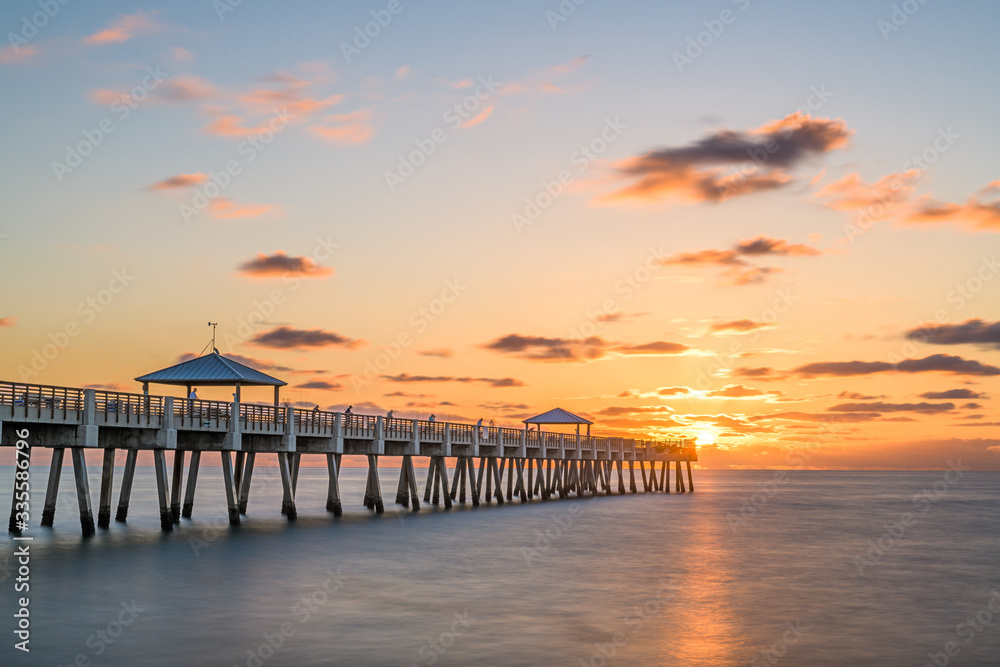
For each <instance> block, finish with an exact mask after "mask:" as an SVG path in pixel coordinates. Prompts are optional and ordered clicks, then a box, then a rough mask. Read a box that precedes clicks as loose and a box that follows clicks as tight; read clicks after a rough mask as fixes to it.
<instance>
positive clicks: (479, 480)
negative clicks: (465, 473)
mask: <svg viewBox="0 0 1000 667" xmlns="http://www.w3.org/2000/svg"><path fill="white" fill-rule="evenodd" d="M469 460H470V461H471V460H472V459H469ZM485 471H486V458H485V457H479V473H478V474H477V475H476V492H475V493H474V494H473V495H472V506H473V507H478V506H479V497H480V496H481V495H482V493H483V473H484V472H485ZM469 474H470V475H471V474H472V468H471V467H470V468H469ZM470 482H471V478H470ZM486 483H487V484H489V478H487V479H486ZM484 499H485V500H486V502H489V501H490V498H489V495H486V496H485V497H484Z"/></svg>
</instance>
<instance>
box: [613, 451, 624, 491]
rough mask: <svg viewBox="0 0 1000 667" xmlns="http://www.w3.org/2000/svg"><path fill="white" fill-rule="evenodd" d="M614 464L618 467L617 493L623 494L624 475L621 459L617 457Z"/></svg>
mask: <svg viewBox="0 0 1000 667" xmlns="http://www.w3.org/2000/svg"><path fill="white" fill-rule="evenodd" d="M615 464H616V465H617V467H618V493H620V494H623V495H624V493H625V477H624V475H623V471H622V461H621V459H618V461H616V462H615Z"/></svg>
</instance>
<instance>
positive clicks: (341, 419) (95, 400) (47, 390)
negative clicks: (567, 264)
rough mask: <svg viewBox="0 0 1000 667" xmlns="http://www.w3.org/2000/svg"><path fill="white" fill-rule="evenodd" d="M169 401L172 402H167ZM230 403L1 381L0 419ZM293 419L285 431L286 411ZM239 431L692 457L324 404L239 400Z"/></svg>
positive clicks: (215, 413)
mask: <svg viewBox="0 0 1000 667" xmlns="http://www.w3.org/2000/svg"><path fill="white" fill-rule="evenodd" d="M171 404H172V406H173V407H172V408H170V407H169V406H170V405H171ZM233 406H234V404H233V403H228V402H225V401H209V400H202V399H188V398H168V397H163V396H153V395H148V394H135V393H128V392H119V391H108V390H93V389H80V388H75V387H59V386H51V385H40V384H30V383H21V382H0V419H9V420H14V421H21V420H24V421H39V422H49V423H54V424H69V425H72V424H84V423H87V424H89V423H93V424H96V425H99V426H113V427H130V428H163V427H164V424H165V420H166V417H167V414H168V412H170V411H171V410H172V417H173V427H174V428H176V429H183V430H205V431H227V430H230V429H232V428H233V427H234V424H232V420H233V418H234V415H233V414H232V411H233ZM289 412H291V413H292V415H293V418H294V429H292V431H289V430H288V429H289V424H288V414H289ZM235 418H236V419H238V420H239V427H240V430H241V431H243V432H246V433H258V434H264V435H284V434H285V433H287V432H292V433H294V434H296V435H301V436H306V437H309V436H312V437H321V438H331V437H341V438H354V439H363V440H373V439H376V438H382V439H387V440H395V441H400V440H403V441H414V440H419V441H420V442H428V443H443V442H445V441H448V442H450V443H452V444H455V445H472V444H476V443H478V444H480V445H484V446H487V447H496V446H502V447H521V446H522V445H523V446H524V447H525V448H526V449H529V450H533V451H535V452H539V451H541V453H543V454H547V453H548V452H549V451H550V450H562V451H568V452H579V453H580V454H584V455H597V458H608V457H610V456H611V453H619V454H630V455H634V458H638V459H651V458H652V457H654V456H655V455H661V454H678V455H682V456H686V457H689V458H690V459H691V460H697V448H696V447H694V446H693V444H692V440H690V439H667V440H655V441H654V440H633V439H626V438H622V437H618V436H589V435H575V434H560V433H552V432H548V431H538V430H533V429H520V428H510V427H506V426H503V427H498V426H479V425H476V424H468V423H450V422H439V421H426V420H413V419H400V418H395V417H392V418H383V417H376V416H375V415H359V414H344V413H337V412H328V411H324V410H315V409H314V410H306V409H300V408H296V409H290V408H286V407H280V406H274V405H266V404H252V403H251V404H240V405H239V414H238V415H236V416H235Z"/></svg>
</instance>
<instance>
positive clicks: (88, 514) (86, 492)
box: [73, 447, 96, 537]
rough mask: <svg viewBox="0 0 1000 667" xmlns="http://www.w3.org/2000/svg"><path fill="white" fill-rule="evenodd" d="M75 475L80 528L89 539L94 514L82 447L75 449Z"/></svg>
mask: <svg viewBox="0 0 1000 667" xmlns="http://www.w3.org/2000/svg"><path fill="white" fill-rule="evenodd" d="M73 475H74V476H75V477H76V498H77V501H78V502H79V505H80V527H81V528H82V529H83V536H84V537H89V536H90V535H93V534H94V533H95V532H96V531H95V530H94V512H93V510H92V509H91V504H90V482H89V481H88V480H87V460H86V459H85V458H84V455H83V448H82V447H73Z"/></svg>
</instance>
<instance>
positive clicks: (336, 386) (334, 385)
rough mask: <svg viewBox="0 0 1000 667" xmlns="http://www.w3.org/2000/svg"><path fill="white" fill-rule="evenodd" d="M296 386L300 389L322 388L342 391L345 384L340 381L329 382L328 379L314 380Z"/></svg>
mask: <svg viewBox="0 0 1000 667" xmlns="http://www.w3.org/2000/svg"><path fill="white" fill-rule="evenodd" d="M295 386H296V387H297V388H299V389H322V390H323V391H340V390H341V389H343V388H344V385H342V384H340V383H339V382H327V381H326V380H314V381H312V382H305V383H303V384H298V385H295Z"/></svg>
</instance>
